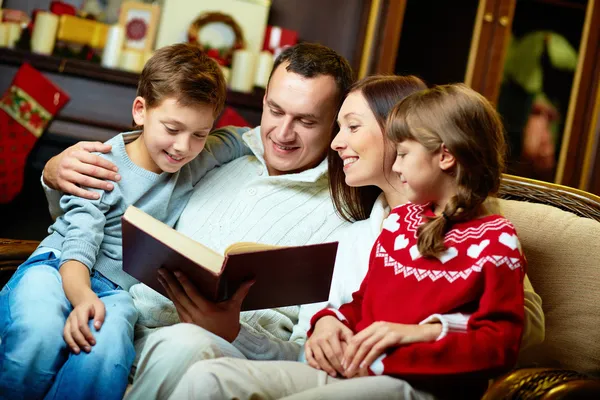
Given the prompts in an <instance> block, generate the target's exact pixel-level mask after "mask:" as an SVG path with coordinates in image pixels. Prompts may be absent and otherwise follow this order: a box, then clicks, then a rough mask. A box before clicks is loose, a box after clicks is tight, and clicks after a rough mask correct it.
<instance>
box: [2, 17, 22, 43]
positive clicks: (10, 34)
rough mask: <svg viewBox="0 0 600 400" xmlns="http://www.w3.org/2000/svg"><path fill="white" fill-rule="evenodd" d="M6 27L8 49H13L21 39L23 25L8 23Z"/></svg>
mask: <svg viewBox="0 0 600 400" xmlns="http://www.w3.org/2000/svg"><path fill="white" fill-rule="evenodd" d="M5 25H6V47H10V48H11V49H12V48H14V47H15V45H16V44H17V41H18V40H19V39H20V38H21V25H20V24H18V23H16V22H7V23H6V24H5Z"/></svg>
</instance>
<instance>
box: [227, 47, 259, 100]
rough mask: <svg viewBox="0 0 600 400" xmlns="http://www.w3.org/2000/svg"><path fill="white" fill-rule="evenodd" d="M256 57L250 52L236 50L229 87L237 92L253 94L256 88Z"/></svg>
mask: <svg viewBox="0 0 600 400" xmlns="http://www.w3.org/2000/svg"><path fill="white" fill-rule="evenodd" d="M255 58H256V57H255V55H254V53H252V52H251V51H250V50H236V51H234V52H233V59H232V61H231V80H230V82H229V87H230V88H231V90H234V91H236V92H245V93H249V92H252V89H253V88H254V70H255Z"/></svg>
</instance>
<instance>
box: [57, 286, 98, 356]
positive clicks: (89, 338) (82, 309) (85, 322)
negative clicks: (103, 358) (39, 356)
mask: <svg viewBox="0 0 600 400" xmlns="http://www.w3.org/2000/svg"><path fill="white" fill-rule="evenodd" d="M104 315H105V308H104V303H103V302H102V301H101V300H100V299H99V298H98V296H97V295H96V293H94V292H92V291H91V290H90V291H89V293H86V295H85V296H84V298H83V300H82V301H80V302H79V304H77V305H76V306H75V307H74V308H73V311H71V314H69V318H67V322H66V323H65V329H64V330H63V336H64V339H65V342H66V343H67V345H68V346H69V348H70V349H71V350H72V351H73V353H75V354H79V352H80V349H81V348H83V351H85V352H86V353H89V352H90V351H91V350H92V347H91V346H94V345H95V344H96V340H95V339H94V335H92V332H91V331H90V328H89V320H90V318H94V328H96V330H99V329H100V327H101V326H102V323H103V322H104Z"/></svg>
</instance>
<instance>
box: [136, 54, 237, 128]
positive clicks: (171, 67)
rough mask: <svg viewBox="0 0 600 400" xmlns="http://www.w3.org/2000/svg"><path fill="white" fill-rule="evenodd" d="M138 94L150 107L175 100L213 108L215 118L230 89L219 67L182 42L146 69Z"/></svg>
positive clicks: (151, 59)
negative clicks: (166, 99)
mask: <svg viewBox="0 0 600 400" xmlns="http://www.w3.org/2000/svg"><path fill="white" fill-rule="evenodd" d="M137 95H138V96H141V97H143V98H144V100H145V101H146V107H147V108H153V107H157V106H159V105H160V104H161V103H162V101H163V100H164V99H165V98H167V97H174V98H176V99H177V101H178V103H179V104H180V105H182V106H184V107H189V106H194V105H198V104H208V105H211V106H213V108H214V113H213V115H214V116H215V118H216V117H217V116H218V115H219V114H220V113H221V111H223V108H224V107H225V98H226V96H227V86H226V83H225V79H224V78H223V72H222V71H221V68H220V67H219V65H218V64H217V63H216V62H215V61H214V60H213V59H212V58H210V57H208V56H207V55H206V54H205V53H204V52H203V51H202V50H201V49H200V47H198V46H197V45H193V44H188V43H178V44H174V45H171V46H165V47H161V48H160V49H158V50H156V52H155V53H154V55H153V56H152V57H151V58H150V59H149V60H148V62H147V63H146V65H145V66H144V70H143V71H142V74H141V75H140V80H139V82H138V88H137Z"/></svg>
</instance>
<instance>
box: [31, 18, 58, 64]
mask: <svg viewBox="0 0 600 400" xmlns="http://www.w3.org/2000/svg"><path fill="white" fill-rule="evenodd" d="M57 30H58V15H56V14H52V13H49V12H44V11H39V12H38V13H37V14H36V16H35V22H34V23H33V32H32V33H31V50H32V51H34V52H36V53H41V54H52V50H54V43H56V31H57Z"/></svg>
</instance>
